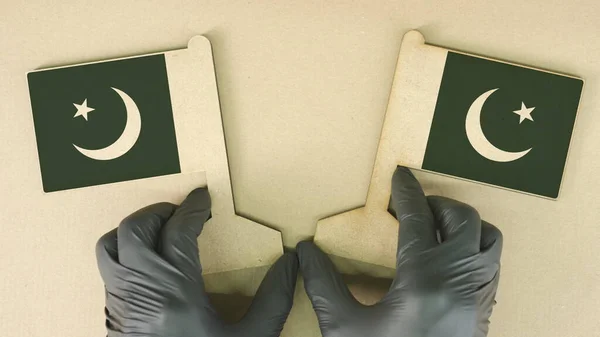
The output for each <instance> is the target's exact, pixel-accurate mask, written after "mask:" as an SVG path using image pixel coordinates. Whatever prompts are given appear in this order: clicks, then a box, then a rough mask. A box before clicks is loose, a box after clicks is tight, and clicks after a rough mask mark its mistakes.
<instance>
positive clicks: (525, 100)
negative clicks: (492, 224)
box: [422, 51, 583, 198]
mask: <svg viewBox="0 0 600 337" xmlns="http://www.w3.org/2000/svg"><path fill="white" fill-rule="evenodd" d="M582 87H583V81H582V80H580V79H577V78H573V77H569V76H563V75H558V74H554V73H550V72H545V71H540V70H535V69H531V68H527V67H521V66H516V65H512V64H507V63H503V62H497V61H493V60H489V59H485V58H480V57H475V56H469V55H464V54H460V53H455V52H451V51H448V53H447V57H446V61H445V66H444V69H443V77H442V79H441V85H440V88H439V94H438V96H437V103H436V104H435V111H434V114H433V120H432V122H431V128H430V130H429V138H428V140H427V146H426V150H425V154H424V157H423V163H422V168H423V169H426V170H430V171H435V172H440V173H444V174H448V175H453V176H457V177H463V178H467V179H471V180H476V181H480V182H484V183H489V184H493V185H498V186H502V187H506V188H510V189H515V190H519V191H523V192H527V193H532V194H537V195H541V196H546V197H550V198H556V197H557V196H558V193H559V189H560V184H561V180H562V176H563V170H564V167H565V163H566V159H567V152H568V150H569V143H570V140H571V134H572V132H573V126H574V123H575V116H576V114H577V108H578V104H579V99H580V96H581V91H582Z"/></svg>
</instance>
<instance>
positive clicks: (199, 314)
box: [96, 189, 298, 337]
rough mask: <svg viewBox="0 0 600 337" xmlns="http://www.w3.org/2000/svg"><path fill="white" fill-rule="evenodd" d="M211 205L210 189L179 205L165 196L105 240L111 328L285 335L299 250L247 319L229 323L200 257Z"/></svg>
mask: <svg viewBox="0 0 600 337" xmlns="http://www.w3.org/2000/svg"><path fill="white" fill-rule="evenodd" d="M210 207H211V204H210V196H209V194H208V191H207V190H206V189H197V190H194V191H192V192H191V193H190V195H189V196H188V197H187V199H185V201H184V202H183V203H182V204H181V206H179V207H177V206H175V205H172V204H169V203H160V204H155V205H152V206H148V207H146V208H143V209H141V210H139V211H137V212H135V213H133V214H131V215H130V216H128V217H127V218H125V219H124V220H123V221H122V222H121V224H120V225H119V227H118V228H117V229H115V230H113V231H111V232H109V233H107V234H106V235H104V236H103V237H102V238H101V239H100V240H99V242H98V245H97V247H96V255H97V258H98V267H99V269H100V274H101V275H102V279H103V280H104V283H105V286H106V308H105V314H106V328H107V330H108V336H110V337H117V336H119V337H120V336H131V337H133V336H135V337H150V336H152V337H226V336H227V337H236V336H240V337H241V336H253V337H267V336H269V337H274V336H279V334H280V333H281V330H282V328H283V324H284V322H285V320H286V319H287V316H288V314H289V312H290V309H291V307H292V301H293V295H294V288H295V284H296V277H297V273H298V259H297V257H296V255H295V254H289V253H288V254H285V255H284V256H282V257H281V258H280V259H279V260H278V261H277V262H276V263H275V264H274V265H273V267H272V268H271V269H270V270H269V272H268V273H267V275H266V276H265V279H264V280H263V282H262V284H261V286H260V287H259V289H258V291H257V293H256V296H255V298H254V301H253V302H252V305H251V306H250V309H249V310H248V313H247V314H246V315H245V316H244V318H242V320H241V321H239V322H238V323H236V324H233V325H227V324H225V323H223V322H222V321H221V320H220V319H219V317H218V315H217V313H216V312H215V310H214V309H213V307H212V306H211V304H210V302H209V300H208V297H207V295H206V293H205V290H204V282H203V280H202V267H201V265H200V259H199V257H198V243H197V237H198V235H200V232H201V231H202V227H203V226H204V223H205V222H206V221H207V220H208V219H209V218H210Z"/></svg>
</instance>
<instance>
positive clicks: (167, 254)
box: [159, 188, 211, 281]
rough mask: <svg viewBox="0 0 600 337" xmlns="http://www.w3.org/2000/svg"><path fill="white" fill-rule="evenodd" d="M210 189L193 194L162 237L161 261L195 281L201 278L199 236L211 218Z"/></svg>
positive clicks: (167, 226)
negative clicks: (162, 259) (163, 260)
mask: <svg viewBox="0 0 600 337" xmlns="http://www.w3.org/2000/svg"><path fill="white" fill-rule="evenodd" d="M210 206H211V203H210V195H209V193H208V189H206V188H198V189H195V190H193V191H192V192H191V193H190V194H189V195H188V196H187V198H186V199H185V200H184V201H183V202H182V203H181V206H179V208H177V209H176V210H175V213H174V214H173V216H171V218H170V219H169V220H168V221H167V223H166V224H165V226H164V227H163V229H162V232H161V235H160V244H159V250H160V254H161V255H162V257H163V258H164V259H165V260H166V261H167V262H169V263H170V264H171V265H172V266H174V267H175V268H177V269H178V270H179V271H181V272H182V273H184V274H185V275H187V276H188V277H191V278H192V279H194V280H197V281H198V280H200V279H201V277H202V267H201V265H200V258H199V256H198V235H200V232H202V228H203V227H204V223H205V222H206V221H207V220H208V219H209V218H210Z"/></svg>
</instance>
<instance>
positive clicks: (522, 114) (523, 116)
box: [513, 102, 535, 124]
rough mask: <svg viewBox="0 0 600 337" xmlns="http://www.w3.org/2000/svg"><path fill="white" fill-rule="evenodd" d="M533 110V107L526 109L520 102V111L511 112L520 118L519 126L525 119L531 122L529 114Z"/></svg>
mask: <svg viewBox="0 0 600 337" xmlns="http://www.w3.org/2000/svg"><path fill="white" fill-rule="evenodd" d="M533 109H535V107H533V108H528V107H526V106H525V102H521V109H520V110H515V111H513V112H514V113H516V114H517V115H519V117H521V119H519V124H521V123H523V121H524V120H525V119H529V120H530V121H532V122H533V117H531V112H532V111H533Z"/></svg>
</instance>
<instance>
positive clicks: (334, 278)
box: [296, 241, 362, 333]
mask: <svg viewBox="0 0 600 337" xmlns="http://www.w3.org/2000/svg"><path fill="white" fill-rule="evenodd" d="M296 251H297V252H298V259H299V261H300V270H301V272H302V276H303V278H304V288H305V289H306V293H307V294H308V297H309V299H310V301H311V302H312V305H313V309H314V310H315V312H316V314H317V318H318V320H319V327H320V328H321V332H323V333H325V332H327V331H329V330H330V329H335V326H336V325H337V324H338V323H339V321H340V320H343V319H344V318H345V317H346V316H348V315H350V316H351V315H352V313H353V312H356V311H357V310H360V309H361V308H362V305H361V304H360V303H359V302H358V301H357V300H356V299H355V298H354V296H353V295H352V293H350V290H349V289H348V286H346V284H345V283H344V281H343V280H342V276H341V275H340V273H338V271H337V270H336V269H335V267H334V266H333V263H332V262H331V260H330V259H329V257H327V255H325V253H323V252H322V251H321V249H319V248H318V247H317V246H316V245H315V244H314V243H312V242H307V241H305V242H300V243H299V244H298V246H297V247H296Z"/></svg>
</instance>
